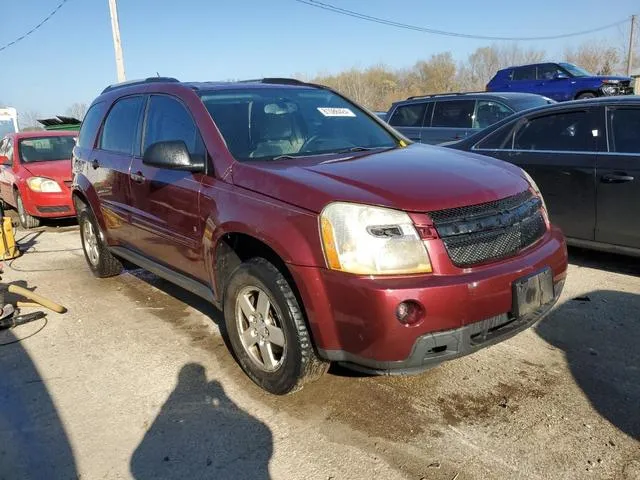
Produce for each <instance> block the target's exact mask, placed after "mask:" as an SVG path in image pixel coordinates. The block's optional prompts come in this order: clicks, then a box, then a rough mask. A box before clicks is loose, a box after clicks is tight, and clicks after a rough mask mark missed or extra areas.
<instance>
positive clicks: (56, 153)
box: [18, 136, 76, 163]
mask: <svg viewBox="0 0 640 480" xmlns="http://www.w3.org/2000/svg"><path fill="white" fill-rule="evenodd" d="M75 145H76V137H71V136H60V137H35V138H23V139H21V140H20V141H19V142H18V155H19V157H20V162H22V163H35V162H51V161H55V160H69V159H70V158H71V156H72V152H73V147H75Z"/></svg>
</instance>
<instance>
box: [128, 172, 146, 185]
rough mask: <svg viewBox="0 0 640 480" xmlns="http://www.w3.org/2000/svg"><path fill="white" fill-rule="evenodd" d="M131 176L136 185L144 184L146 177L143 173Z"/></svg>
mask: <svg viewBox="0 0 640 480" xmlns="http://www.w3.org/2000/svg"><path fill="white" fill-rule="evenodd" d="M129 176H130V177H131V180H133V181H134V182H136V183H144V175H143V174H142V172H136V173H132V174H131V175H129Z"/></svg>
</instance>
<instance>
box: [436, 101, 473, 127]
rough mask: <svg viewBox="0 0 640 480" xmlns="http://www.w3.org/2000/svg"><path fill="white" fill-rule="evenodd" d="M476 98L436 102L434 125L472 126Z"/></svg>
mask: <svg viewBox="0 0 640 480" xmlns="http://www.w3.org/2000/svg"><path fill="white" fill-rule="evenodd" d="M475 106H476V101H475V100H450V101H446V102H436V105H435V107H434V110H433V118H432V120H431V126H432V127H449V128H471V127H472V124H473V110H474V108H475Z"/></svg>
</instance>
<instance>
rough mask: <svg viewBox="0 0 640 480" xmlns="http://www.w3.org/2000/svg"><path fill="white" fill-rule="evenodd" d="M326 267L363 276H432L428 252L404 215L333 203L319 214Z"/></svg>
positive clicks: (390, 211) (396, 212) (351, 204)
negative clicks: (423, 274) (417, 274)
mask: <svg viewBox="0 0 640 480" xmlns="http://www.w3.org/2000/svg"><path fill="white" fill-rule="evenodd" d="M320 232H321V237H322V245H323V247H324V255H325V258H326V260H327V266H328V267H329V268H330V269H332V270H340V271H343V272H349V273H355V274H360V275H393V274H396V275H397V274H410V273H429V272H431V271H432V269H431V262H430V260H429V254H428V253H427V249H426V247H425V245H424V243H423V241H422V240H421V239H420V236H419V235H418V232H417V231H416V229H415V227H414V225H413V222H412V221H411V219H410V218H409V215H407V214H406V213H404V212H400V211H397V210H391V209H389V208H381V207H372V206H368V205H358V204H355V203H342V202H336V203H330V204H329V205H327V206H326V207H325V208H324V210H323V211H322V213H321V214H320Z"/></svg>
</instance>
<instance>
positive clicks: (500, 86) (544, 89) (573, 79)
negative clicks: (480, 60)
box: [487, 63, 633, 102]
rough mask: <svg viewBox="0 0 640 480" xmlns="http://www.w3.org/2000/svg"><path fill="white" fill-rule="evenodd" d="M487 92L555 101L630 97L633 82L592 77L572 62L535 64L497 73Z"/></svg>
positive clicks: (621, 78)
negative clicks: (531, 95) (523, 94)
mask: <svg viewBox="0 0 640 480" xmlns="http://www.w3.org/2000/svg"><path fill="white" fill-rule="evenodd" d="M487 91H489V92H527V93H537V94H539V95H544V96H546V97H549V98H552V99H554V100H556V101H558V102H563V101H566V100H576V99H585V98H594V97H602V96H613V95H633V80H632V79H631V78H628V77H616V76H612V75H593V74H591V73H589V72H587V71H586V70H585V69H583V68H581V67H578V66H576V65H573V64H571V63H538V64H534V65H522V66H519V67H509V68H505V69H503V70H500V71H498V73H496V75H495V76H494V77H493V78H492V79H491V81H490V82H489V83H488V84H487Z"/></svg>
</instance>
